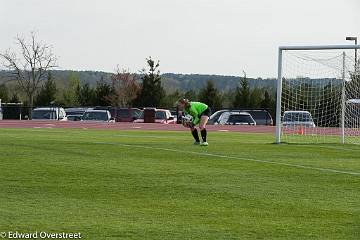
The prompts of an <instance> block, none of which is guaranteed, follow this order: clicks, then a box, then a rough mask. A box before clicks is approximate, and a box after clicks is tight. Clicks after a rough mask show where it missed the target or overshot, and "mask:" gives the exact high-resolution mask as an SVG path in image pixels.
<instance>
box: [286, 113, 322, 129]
mask: <svg viewBox="0 0 360 240" xmlns="http://www.w3.org/2000/svg"><path fill="white" fill-rule="evenodd" d="M281 124H282V126H284V127H288V126H304V127H315V123H314V120H313V118H312V116H311V114H310V112H308V111H285V112H284V115H283V118H282V123H281Z"/></svg>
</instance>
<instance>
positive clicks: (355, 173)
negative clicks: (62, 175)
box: [11, 134, 360, 176]
mask: <svg viewBox="0 0 360 240" xmlns="http://www.w3.org/2000/svg"><path fill="white" fill-rule="evenodd" d="M115 136H119V137H130V135H126V134H124V135H120V134H119V135H115ZM144 136H145V135H143V136H138V137H144ZM146 136H147V137H154V138H156V137H158V138H160V136H150V135H146ZM11 137H12V138H20V137H14V136H11ZM132 137H134V136H132ZM88 139H95V138H86V140H88ZM48 140H56V139H48ZM84 140H85V139H84ZM87 143H92V144H103V145H117V146H123V147H135V148H143V149H152V150H161V151H167V152H176V153H183V154H193V155H200V156H210V157H218V158H227V159H236V160H242V161H250V162H258V163H266V164H273V165H280V166H288V167H293V168H302V169H309V170H317V171H322V172H332V173H338V174H347V175H353V176H360V173H359V172H352V171H342V170H336V169H331V168H320V167H311V166H305V165H300V164H291V163H282V162H275V161H268V160H259V159H253V158H244V157H236V156H227V155H221V154H213V153H205V152H194V151H182V150H178V149H171V148H159V147H151V146H144V145H132V144H124V143H116V142H99V141H96V142H87ZM299 146H301V145H299ZM321 147H323V148H330V147H325V146H321ZM339 150H340V148H339ZM341 150H344V149H341ZM353 150H355V149H353Z"/></svg>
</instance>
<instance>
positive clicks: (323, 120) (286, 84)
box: [276, 46, 360, 144]
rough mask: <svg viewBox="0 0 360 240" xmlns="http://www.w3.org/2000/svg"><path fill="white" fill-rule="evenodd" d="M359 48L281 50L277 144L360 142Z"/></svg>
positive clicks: (286, 48) (332, 47)
mask: <svg viewBox="0 0 360 240" xmlns="http://www.w3.org/2000/svg"><path fill="white" fill-rule="evenodd" d="M359 47H360V46H359ZM356 48H357V46H322V47H281V48H280V49H279V76H278V78H279V79H278V89H277V90H278V95H277V129H276V142H277V143H279V142H297V143H357V144H360V74H359V66H358V63H356V61H355V57H354V51H355V49H356Z"/></svg>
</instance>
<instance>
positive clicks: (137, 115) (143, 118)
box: [32, 107, 315, 127]
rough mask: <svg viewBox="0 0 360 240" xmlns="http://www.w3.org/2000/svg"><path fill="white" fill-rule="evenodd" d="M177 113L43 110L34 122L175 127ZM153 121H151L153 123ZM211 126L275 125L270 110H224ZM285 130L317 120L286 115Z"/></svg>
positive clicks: (307, 115)
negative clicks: (156, 124) (105, 123)
mask: <svg viewBox="0 0 360 240" xmlns="http://www.w3.org/2000/svg"><path fill="white" fill-rule="evenodd" d="M178 115H179V113H177V112H176V111H170V110H167V109H156V108H145V109H143V110H141V109H139V108H116V107H94V108H65V109H64V108H61V107H43V108H35V109H34V110H33V111H32V119H33V120H60V121H98V122H135V123H143V122H155V123H162V124H175V123H179V122H180V120H181V115H180V116H178ZM149 117H150V120H149ZM208 124H210V125H252V126H255V125H274V121H273V119H272V117H271V115H270V113H269V112H268V111H266V110H254V109H241V110H228V109H225V110H220V111H217V112H215V113H214V114H212V115H211V116H210V118H209V122H208ZM282 125H283V126H293V125H302V126H305V127H315V123H314V121H313V118H312V116H311V114H310V112H308V111H285V112H284V114H283V117H282Z"/></svg>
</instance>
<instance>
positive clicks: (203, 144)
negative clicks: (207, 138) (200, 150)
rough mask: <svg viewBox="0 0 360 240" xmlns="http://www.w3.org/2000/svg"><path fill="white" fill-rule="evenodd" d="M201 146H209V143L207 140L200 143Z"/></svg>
mask: <svg viewBox="0 0 360 240" xmlns="http://www.w3.org/2000/svg"><path fill="white" fill-rule="evenodd" d="M200 146H209V144H208V143H207V142H202V143H200Z"/></svg>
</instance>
